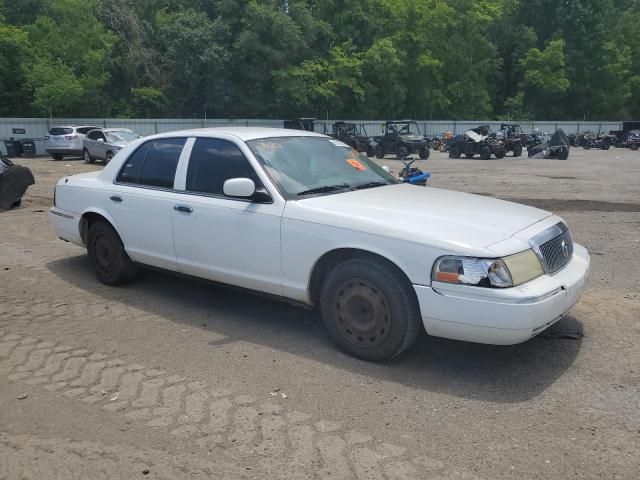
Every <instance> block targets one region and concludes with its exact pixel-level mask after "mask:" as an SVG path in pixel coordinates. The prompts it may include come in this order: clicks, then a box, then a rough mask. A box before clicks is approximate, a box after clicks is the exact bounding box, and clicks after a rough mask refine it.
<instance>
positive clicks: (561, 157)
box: [558, 148, 569, 160]
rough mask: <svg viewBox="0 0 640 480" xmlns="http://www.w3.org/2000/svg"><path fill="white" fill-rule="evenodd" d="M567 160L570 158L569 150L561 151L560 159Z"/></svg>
mask: <svg viewBox="0 0 640 480" xmlns="http://www.w3.org/2000/svg"><path fill="white" fill-rule="evenodd" d="M567 158H569V148H563V149H562V150H560V153H559V154H558V159H559V160H566V159H567Z"/></svg>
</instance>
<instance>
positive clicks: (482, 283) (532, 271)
mask: <svg viewBox="0 0 640 480" xmlns="http://www.w3.org/2000/svg"><path fill="white" fill-rule="evenodd" d="M543 273H544V271H543V270H542V265H541V264H540V260H538V257H537V256H536V254H535V253H534V252H533V250H525V251H524V252H520V253H516V254H515V255H510V256H508V257H504V258H497V259H496V258H491V259H486V258H472V257H442V258H439V259H438V260H437V261H436V263H435V265H434V267H433V274H432V279H433V280H434V281H436V282H443V283H458V284H465V285H477V286H479V287H501V288H504V287H513V286H515V285H520V284H522V283H525V282H528V281H530V280H533V279H534V278H537V277H539V276H540V275H542V274H543Z"/></svg>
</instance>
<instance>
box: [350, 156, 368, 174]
mask: <svg viewBox="0 0 640 480" xmlns="http://www.w3.org/2000/svg"><path fill="white" fill-rule="evenodd" d="M346 161H347V163H348V164H349V165H351V166H352V167H353V168H355V169H356V170H358V171H359V172H365V171H366V170H367V167H365V166H364V165H363V164H362V163H360V161H358V160H356V159H355V158H347V160H346Z"/></svg>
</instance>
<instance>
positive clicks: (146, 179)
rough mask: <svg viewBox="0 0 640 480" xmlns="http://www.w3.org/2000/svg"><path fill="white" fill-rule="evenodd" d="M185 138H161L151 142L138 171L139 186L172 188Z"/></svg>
mask: <svg viewBox="0 0 640 480" xmlns="http://www.w3.org/2000/svg"><path fill="white" fill-rule="evenodd" d="M186 140H187V139H186V138H163V139H160V140H156V141H155V142H153V146H152V147H151V149H150V150H149V153H147V158H146V159H145V161H144V163H143V164H142V170H141V171H140V180H139V182H138V183H140V184H141V185H151V186H154V187H163V188H173V181H174V179H175V176H176V169H177V168H178V160H179V159H180V153H182V147H184V143H185V141H186Z"/></svg>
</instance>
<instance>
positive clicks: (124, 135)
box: [82, 128, 140, 163]
mask: <svg viewBox="0 0 640 480" xmlns="http://www.w3.org/2000/svg"><path fill="white" fill-rule="evenodd" d="M139 138H140V135H137V134H135V133H133V132H132V131H131V130H129V129H128V128H97V129H95V130H90V131H89V132H88V133H87V136H86V138H85V139H84V140H83V141H82V146H83V148H82V157H83V158H84V161H85V163H93V162H95V161H96V160H103V161H104V162H105V163H109V160H111V159H112V158H113V156H114V155H115V154H116V153H118V151H120V149H121V148H122V147H124V146H125V145H128V144H129V143H131V142H133V141H134V140H137V139H139Z"/></svg>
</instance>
